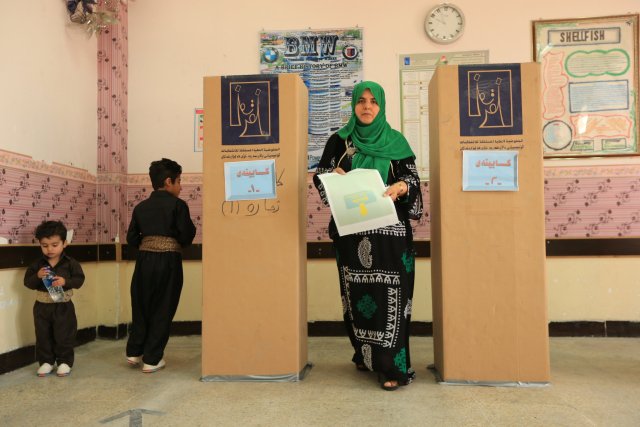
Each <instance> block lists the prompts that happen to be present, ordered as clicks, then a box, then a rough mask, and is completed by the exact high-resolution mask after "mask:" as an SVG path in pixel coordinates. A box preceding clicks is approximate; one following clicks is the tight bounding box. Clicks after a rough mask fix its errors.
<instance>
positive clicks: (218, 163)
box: [202, 74, 308, 381]
mask: <svg viewBox="0 0 640 427" xmlns="http://www.w3.org/2000/svg"><path fill="white" fill-rule="evenodd" d="M307 109H308V103H307V89H306V87H305V85H304V83H303V82H302V79H301V78H300V77H299V76H298V75H296V74H282V75H247V76H223V77H205V78H204V165H203V167H204V183H203V193H204V195H203V209H204V218H203V245H202V246H203V249H202V251H203V253H202V303H203V313H202V380H203V381H247V380H248V381H251V380H255V381H292V380H293V381H295V380H299V379H301V378H302V377H303V376H304V373H305V371H306V369H307V313H306V308H307V298H306V234H305V231H306V176H307V152H306V150H307V144H306V141H307Z"/></svg>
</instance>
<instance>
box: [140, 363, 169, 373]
mask: <svg viewBox="0 0 640 427" xmlns="http://www.w3.org/2000/svg"><path fill="white" fill-rule="evenodd" d="M164 366H165V363H164V359H162V360H160V361H159V362H158V364H157V365H147V364H146V363H145V364H144V365H143V366H142V372H144V373H145V374H151V373H153V372H157V371H159V370H160V369H162V368H164Z"/></svg>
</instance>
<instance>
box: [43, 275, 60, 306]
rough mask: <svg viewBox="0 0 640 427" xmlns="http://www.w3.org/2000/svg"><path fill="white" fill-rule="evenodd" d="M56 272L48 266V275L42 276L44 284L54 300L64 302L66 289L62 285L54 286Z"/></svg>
mask: <svg viewBox="0 0 640 427" xmlns="http://www.w3.org/2000/svg"><path fill="white" fill-rule="evenodd" d="M55 277H56V274H55V273H54V272H53V270H51V269H50V268H48V267H47V275H46V276H44V277H43V278H42V282H44V286H46V288H47V291H49V295H50V296H51V299H52V300H53V301H54V302H62V301H64V289H62V286H53V281H54V280H55Z"/></svg>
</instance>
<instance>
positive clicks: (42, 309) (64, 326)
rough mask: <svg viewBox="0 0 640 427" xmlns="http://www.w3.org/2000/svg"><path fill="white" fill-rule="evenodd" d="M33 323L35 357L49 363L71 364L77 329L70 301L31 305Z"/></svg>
mask: <svg viewBox="0 0 640 427" xmlns="http://www.w3.org/2000/svg"><path fill="white" fill-rule="evenodd" d="M33 323H34V324H35V327H36V359H37V360H38V363H39V364H40V365H42V364H43V363H49V364H51V365H53V364H55V363H58V365H60V364H62V363H66V364H67V365H69V366H73V359H74V357H73V356H74V354H73V346H74V345H75V341H76V332H77V331H78V320H77V319H76V309H75V307H74V306H73V303H72V302H71V301H69V302H60V303H51V304H47V303H42V302H38V301H36V302H35V304H34V305H33Z"/></svg>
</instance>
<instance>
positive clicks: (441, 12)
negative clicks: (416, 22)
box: [424, 3, 464, 43]
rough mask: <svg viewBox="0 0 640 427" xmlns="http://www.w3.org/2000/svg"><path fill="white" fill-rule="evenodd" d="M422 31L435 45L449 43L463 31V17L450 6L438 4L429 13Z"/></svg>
mask: <svg viewBox="0 0 640 427" xmlns="http://www.w3.org/2000/svg"><path fill="white" fill-rule="evenodd" d="M424 29H425V31H426V32H427V35H428V36H429V37H430V38H431V39H432V40H433V41H435V42H437V43H451V42H452V41H454V40H457V39H458V37H460V36H461V35H462V32H463V31H464V15H463V14H462V11H461V10H460V9H459V8H458V7H457V6H454V5H452V4H448V3H444V4H439V5H437V6H436V7H434V8H433V9H431V10H430V11H429V14H428V15H427V17H426V19H425V21H424Z"/></svg>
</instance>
